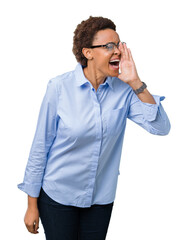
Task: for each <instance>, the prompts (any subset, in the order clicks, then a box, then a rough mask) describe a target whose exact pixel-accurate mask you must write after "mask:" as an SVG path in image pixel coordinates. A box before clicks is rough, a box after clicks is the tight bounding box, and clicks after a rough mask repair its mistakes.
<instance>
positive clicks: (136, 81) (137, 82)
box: [128, 78, 143, 90]
mask: <svg viewBox="0 0 188 240" xmlns="http://www.w3.org/2000/svg"><path fill="white" fill-rule="evenodd" d="M128 84H129V86H130V87H132V89H133V90H136V89H138V88H140V87H141V86H142V85H143V83H142V81H141V80H140V78H137V79H134V80H132V81H130V82H128Z"/></svg>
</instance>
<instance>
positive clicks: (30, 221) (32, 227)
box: [24, 207, 39, 234]
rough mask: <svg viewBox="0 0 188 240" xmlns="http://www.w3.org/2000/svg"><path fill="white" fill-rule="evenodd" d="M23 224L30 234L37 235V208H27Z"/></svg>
mask: <svg viewBox="0 0 188 240" xmlns="http://www.w3.org/2000/svg"><path fill="white" fill-rule="evenodd" d="M24 222H25V225H26V228H27V230H28V231H29V232H30V233H34V234H36V233H38V231H37V230H38V228H39V211H38V208H37V207H34V208H31V207H28V209H27V211H26V214H25V217H24Z"/></svg>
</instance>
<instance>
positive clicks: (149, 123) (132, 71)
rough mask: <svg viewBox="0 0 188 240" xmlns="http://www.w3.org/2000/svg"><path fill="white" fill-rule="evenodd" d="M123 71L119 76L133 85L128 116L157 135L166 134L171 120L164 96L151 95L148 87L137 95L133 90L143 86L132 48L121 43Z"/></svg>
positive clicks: (121, 65)
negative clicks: (166, 110) (162, 103)
mask: <svg viewBox="0 0 188 240" xmlns="http://www.w3.org/2000/svg"><path fill="white" fill-rule="evenodd" d="M119 50H120V52H121V62H120V67H121V73H120V74H119V76H118V78H119V79H120V80H122V81H123V82H125V83H127V84H129V86H130V87H131V92H130V95H131V98H130V106H129V112H128V118H129V119H131V120H132V121H134V122H135V123H137V124H138V125H140V126H141V127H143V128H144V129H146V130H147V131H148V132H150V133H152V134H157V135H166V134H168V133H169V131H170V122H169V119H168V116H167V114H166V113H165V111H164V109H163V107H162V105H161V101H162V100H163V99H164V97H159V96H155V95H151V94H150V93H149V91H148V90H147V89H144V91H143V92H142V93H139V94H138V95H136V94H135V93H134V92H133V90H136V89H138V88H140V87H141V86H142V82H141V80H140V78H139V76H138V73H137V70H136V66H135V63H134V61H133V58H132V54H131V51H130V49H128V48H127V46H126V44H125V43H124V44H122V43H120V46H119Z"/></svg>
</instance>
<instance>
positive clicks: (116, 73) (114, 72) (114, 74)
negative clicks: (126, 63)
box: [109, 71, 119, 77]
mask: <svg viewBox="0 0 188 240" xmlns="http://www.w3.org/2000/svg"><path fill="white" fill-rule="evenodd" d="M109 76H110V77H118V76H119V71H113V72H112V71H110V72H109Z"/></svg>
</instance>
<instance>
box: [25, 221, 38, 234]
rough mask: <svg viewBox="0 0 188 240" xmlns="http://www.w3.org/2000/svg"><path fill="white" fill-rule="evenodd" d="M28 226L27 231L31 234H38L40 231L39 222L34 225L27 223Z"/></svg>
mask: <svg viewBox="0 0 188 240" xmlns="http://www.w3.org/2000/svg"><path fill="white" fill-rule="evenodd" d="M25 225H26V228H27V230H28V231H29V232H30V233H34V234H36V233H38V231H37V230H38V229H39V221H38V220H37V221H35V222H34V223H33V224H32V223H25Z"/></svg>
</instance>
